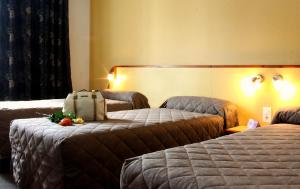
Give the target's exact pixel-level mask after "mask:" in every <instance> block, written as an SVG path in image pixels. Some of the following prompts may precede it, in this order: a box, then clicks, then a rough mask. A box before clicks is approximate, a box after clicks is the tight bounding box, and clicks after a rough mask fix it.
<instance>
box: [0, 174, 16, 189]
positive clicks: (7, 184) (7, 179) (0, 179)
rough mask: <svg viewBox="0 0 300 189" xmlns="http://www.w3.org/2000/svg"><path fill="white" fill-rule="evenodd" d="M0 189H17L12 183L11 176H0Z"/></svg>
mask: <svg viewBox="0 0 300 189" xmlns="http://www.w3.org/2000/svg"><path fill="white" fill-rule="evenodd" d="M0 188H1V189H17V187H16V185H15V184H14V182H13V179H12V176H11V175H10V174H7V173H1V174H0Z"/></svg>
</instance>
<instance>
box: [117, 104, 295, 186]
mask: <svg viewBox="0 0 300 189" xmlns="http://www.w3.org/2000/svg"><path fill="white" fill-rule="evenodd" d="M121 188H122V189H130V188H132V189H133V188H135V189H136V188H139V189H146V188H147V189H150V188H153V189H154V188H159V189H182V188H190V189H192V188H197V189H201V188H203V189H204V188H205V189H238V188H243V189H271V188H272V189H277V188H278V189H282V188H284V189H292V188H300V108H295V109H286V110H281V111H279V112H278V113H277V114H276V115H275V117H274V119H273V121H272V125H270V126H265V127H260V128H257V129H250V130H247V131H245V132H241V133H237V134H233V135H228V136H223V137H220V138H217V139H212V140H208V141H204V142H201V143H195V144H190V145H185V146H181V147H176V148H171V149H167V150H163V151H158V152H154V153H149V154H145V155H142V156H139V157H135V158H131V159H127V160H126V161H125V163H124V165H123V168H122V173H121Z"/></svg>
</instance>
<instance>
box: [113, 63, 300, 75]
mask: <svg viewBox="0 0 300 189" xmlns="http://www.w3.org/2000/svg"><path fill="white" fill-rule="evenodd" d="M118 68H300V65H197V64H195V65H172V64H170V65H155V64H149V65H117V66H113V67H112V68H111V69H110V71H109V73H114V74H116V73H117V69H118Z"/></svg>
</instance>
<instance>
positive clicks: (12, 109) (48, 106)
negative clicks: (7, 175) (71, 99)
mask: <svg viewBox="0 0 300 189" xmlns="http://www.w3.org/2000/svg"><path fill="white" fill-rule="evenodd" d="M101 93H102V95H103V97H104V98H105V99H106V104H107V110H108V111H109V112H112V111H120V110H131V109H140V108H149V104H148V99H147V98H146V97H145V96H144V95H142V94H140V93H138V92H124V91H123V92H120V91H109V90H104V91H101ZM63 104H64V99H50V100H31V101H2V102H0V161H1V160H3V159H6V158H9V157H10V144H9V137H8V133H9V125H10V122H11V121H12V120H14V119H23V118H34V117H44V115H43V114H52V113H54V112H56V111H61V110H62V107H63ZM0 167H1V166H0Z"/></svg>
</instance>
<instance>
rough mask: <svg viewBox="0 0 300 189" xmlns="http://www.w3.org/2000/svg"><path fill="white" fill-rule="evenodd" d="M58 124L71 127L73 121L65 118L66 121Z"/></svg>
mask: <svg viewBox="0 0 300 189" xmlns="http://www.w3.org/2000/svg"><path fill="white" fill-rule="evenodd" d="M58 124H60V125H61V126H71V125H72V120H71V119H70V118H64V119H62V120H60V122H59V123H58Z"/></svg>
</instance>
